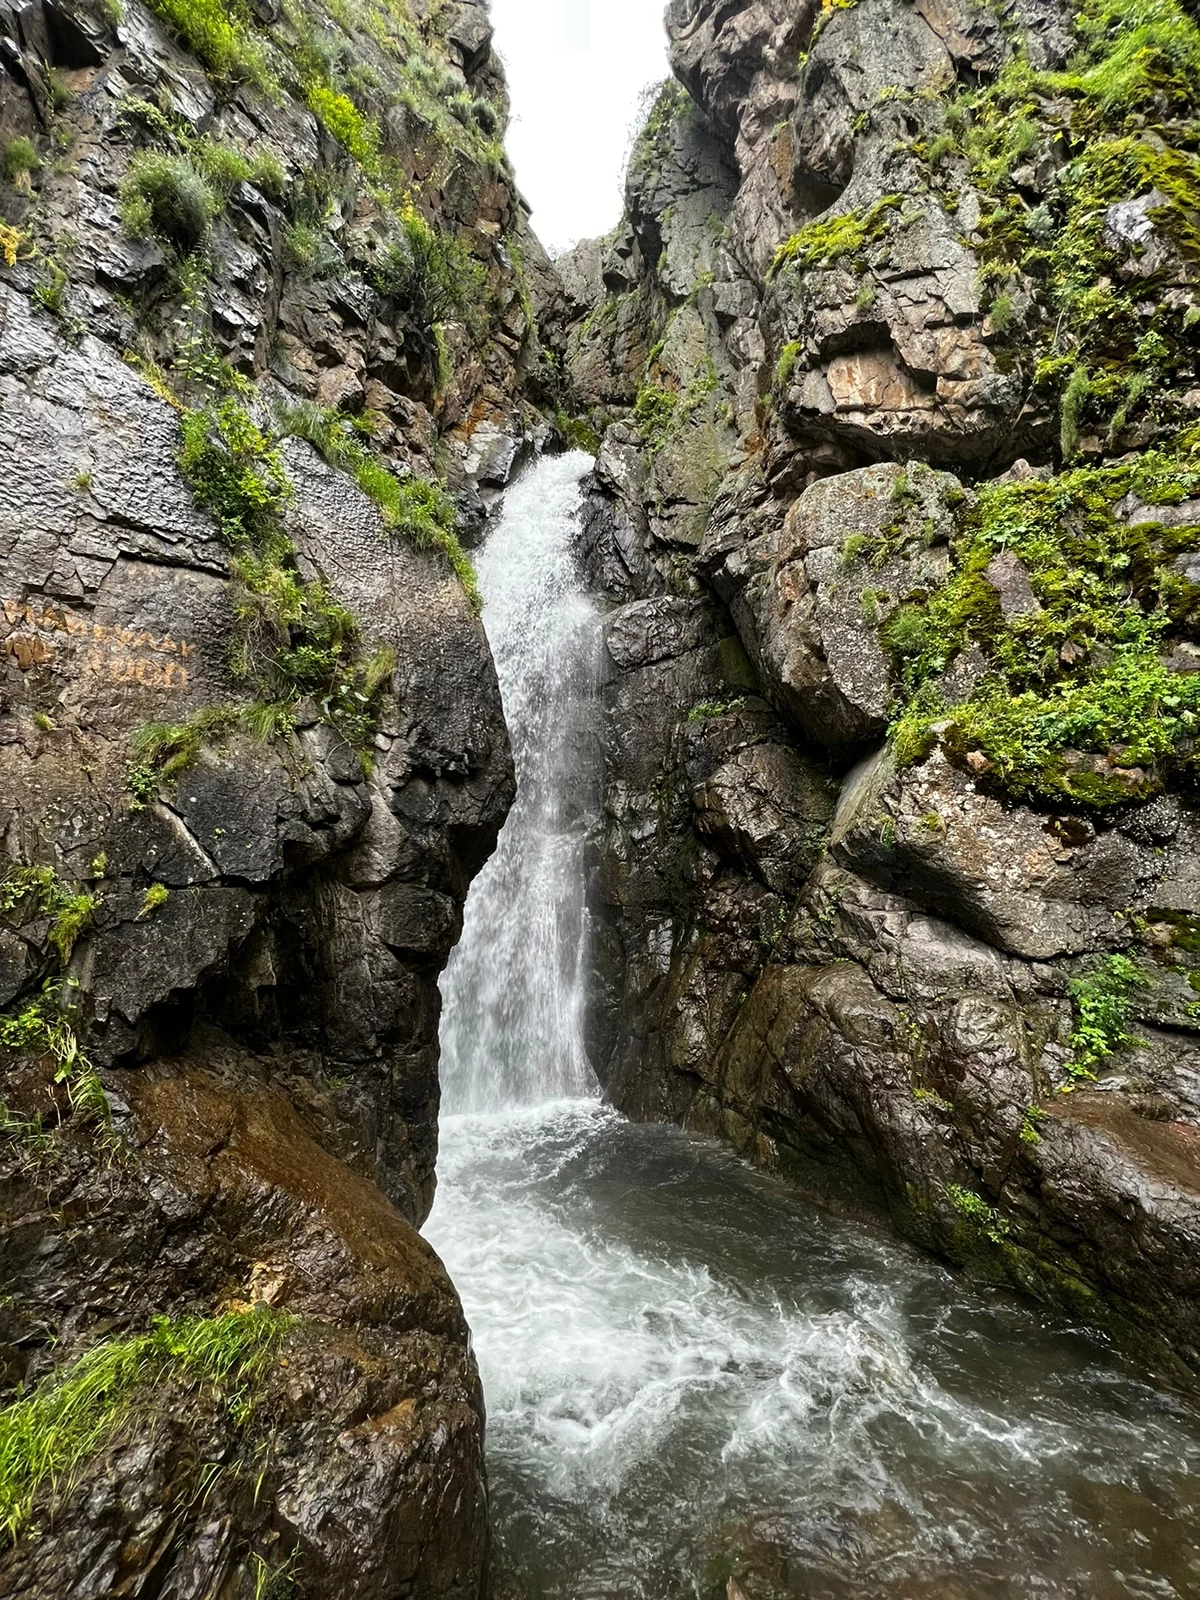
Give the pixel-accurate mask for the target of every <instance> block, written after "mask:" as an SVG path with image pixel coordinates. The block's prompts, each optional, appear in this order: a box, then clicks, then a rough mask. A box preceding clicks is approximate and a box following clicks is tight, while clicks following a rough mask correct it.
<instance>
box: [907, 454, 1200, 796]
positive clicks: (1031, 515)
mask: <svg viewBox="0 0 1200 1600" xmlns="http://www.w3.org/2000/svg"><path fill="white" fill-rule="evenodd" d="M1131 490H1132V491H1133V492H1135V493H1137V494H1138V495H1139V496H1141V497H1142V498H1143V499H1149V498H1150V497H1151V496H1156V497H1171V496H1179V495H1181V496H1190V495H1191V494H1193V493H1200V451H1198V450H1197V449H1195V447H1194V445H1193V444H1192V443H1191V442H1190V440H1187V439H1185V440H1181V441H1180V443H1179V444H1178V445H1177V446H1176V447H1175V448H1174V449H1172V450H1168V451H1152V452H1149V453H1147V454H1146V455H1145V456H1143V457H1142V458H1141V460H1140V461H1138V462H1137V463H1136V464H1126V465H1122V466H1118V467H1108V468H1086V469H1077V470H1075V471H1073V472H1068V473H1064V474H1062V475H1061V476H1059V477H1057V478H1055V479H1052V480H1050V481H1049V482H1038V481H1028V482H1024V483H1015V484H1003V485H992V486H989V487H985V488H984V489H983V490H982V491H981V492H980V494H979V496H978V499H977V502H976V503H975V505H974V507H973V509H972V510H970V511H969V512H968V513H967V514H966V516H965V517H964V520H963V528H962V532H961V534H960V536H959V538H958V539H957V540H956V541H955V544H954V546H953V556H954V566H953V570H952V572H951V574H950V576H949V577H948V579H947V580H946V581H945V582H944V583H943V584H941V585H940V586H939V587H937V588H935V589H933V590H932V591H931V592H928V593H925V594H918V595H915V596H913V597H910V598H909V599H908V600H907V601H906V603H905V604H903V605H902V606H900V608H899V609H898V610H897V611H896V612H895V614H894V615H893V616H892V617H891V618H890V619H889V621H888V623H887V624H886V626H885V628H884V630H883V638H884V642H885V644H886V645H887V646H888V648H889V649H890V651H891V653H892V655H893V659H894V661H895V664H896V669H897V673H898V676H899V678H900V680H901V685H902V687H901V691H900V696H899V700H898V703H897V707H896V712H895V715H894V724H893V734H894V738H895V743H896V753H897V756H898V757H899V758H901V759H902V760H913V759H919V758H920V757H922V756H923V755H924V754H925V753H927V751H928V750H929V749H930V748H931V747H932V744H933V742H934V741H935V738H939V737H940V739H941V741H942V743H943V745H944V746H945V748H946V749H947V750H948V751H949V752H950V753H951V754H952V755H957V756H960V757H961V756H963V755H965V754H966V753H967V752H969V751H978V752H980V753H981V754H982V755H983V756H984V757H986V758H987V760H988V761H989V762H990V763H991V764H992V771H991V772H990V774H989V778H990V781H993V782H998V783H1000V784H1002V785H1003V786H1004V787H1006V788H1008V789H1009V790H1010V791H1011V792H1013V793H1016V794H1019V795H1022V796H1023V797H1027V798H1034V797H1038V796H1041V797H1045V798H1057V799H1061V798H1062V797H1064V796H1066V797H1070V798H1074V799H1077V800H1080V801H1082V802H1084V803H1086V804H1090V805H1100V806H1103V805H1111V804H1114V803H1118V802H1120V801H1123V800H1128V799H1129V798H1130V795H1131V793H1133V792H1136V791H1137V789H1138V787H1139V786H1140V787H1141V788H1144V787H1146V786H1147V785H1148V784H1153V783H1154V782H1157V781H1160V775H1161V774H1162V773H1163V772H1166V771H1170V770H1179V771H1188V772H1190V771H1191V770H1192V769H1193V767H1194V765H1195V761H1196V755H1195V751H1194V748H1193V747H1194V744H1195V741H1196V736H1197V734H1198V733H1200V677H1197V675H1195V674H1187V673H1182V674H1181V673H1175V672H1172V671H1171V670H1170V668H1169V667H1168V666H1167V664H1166V662H1165V660H1164V653H1165V652H1166V651H1167V650H1168V649H1169V648H1170V644H1171V641H1172V638H1173V637H1175V636H1176V635H1177V633H1178V632H1179V631H1180V630H1183V631H1185V632H1186V630H1187V629H1188V628H1189V627H1190V626H1191V625H1192V624H1193V621H1194V619H1195V617H1196V615H1197V604H1198V601H1200V595H1197V593H1196V592H1195V590H1194V588H1193V586H1192V585H1190V584H1189V583H1188V582H1187V581H1186V580H1185V579H1183V578H1182V577H1181V576H1180V575H1179V574H1177V573H1176V572H1175V571H1174V570H1173V567H1172V561H1173V558H1174V556H1175V554H1176V553H1177V552H1178V551H1180V550H1185V549H1190V548H1195V547H1196V545H1197V543H1198V542H1200V529H1197V528H1174V529H1168V528H1163V527H1159V526H1157V525H1155V524H1151V523H1143V524H1138V525H1134V526H1132V527H1131V526H1127V525H1125V524H1124V523H1122V522H1120V521H1118V519H1117V517H1116V516H1115V514H1114V508H1115V506H1116V504H1117V503H1118V502H1119V501H1120V500H1121V499H1122V498H1123V497H1124V496H1125V495H1126V494H1128V493H1129V492H1130V491H1131ZM1001 552H1007V553H1010V554H1012V555H1015V556H1017V557H1018V558H1019V559H1020V561H1021V563H1022V565H1023V567H1024V569H1025V571H1026V573H1027V574H1028V577H1029V581H1030V585H1031V587H1032V590H1033V593H1034V595H1035V597H1036V599H1037V601H1038V607H1037V608H1036V609H1031V610H1029V611H1026V612H1025V613H1023V614H1017V615H1013V616H1010V617H1007V618H1006V617H1005V616H1004V615H1003V613H1002V611H1001V608H1000V603H999V597H998V595H997V593H996V591H995V590H994V589H993V587H992V586H991V584H990V583H989V582H988V581H987V578H986V568H987V567H988V564H989V562H990V561H991V560H992V559H993V558H994V557H995V556H997V555H999V554H1000V553H1001ZM968 647H974V648H975V649H977V650H978V651H979V652H981V653H982V655H983V657H984V659H985V661H986V663H987V668H988V671H987V673H986V674H985V676H984V677H983V678H982V679H981V680H980V681H979V684H978V687H977V688H976V689H975V690H974V692H973V693H972V694H971V696H970V698H969V699H968V700H967V701H966V702H965V703H964V704H961V705H956V706H954V707H947V706H946V705H945V704H944V703H943V700H942V697H941V695H940V693H939V688H938V682H939V679H940V676H941V674H942V673H943V672H944V671H946V669H947V668H948V667H949V666H950V665H951V664H952V663H953V661H954V659H955V658H956V656H958V655H959V654H960V653H961V652H962V651H963V650H965V649H967V648H968ZM935 726H936V727H937V729H938V732H937V734H936V735H935V734H934V733H933V732H931V730H932V729H933V728H934V727H935ZM1071 752H1082V753H1084V755H1085V756H1086V755H1088V754H1089V753H1090V755H1091V756H1094V757H1095V758H1097V759H1096V760H1092V761H1089V760H1083V761H1081V760H1079V759H1076V758H1075V757H1073V756H1071V754H1070V753H1071ZM1133 769H1141V771H1142V773H1143V776H1142V777H1141V778H1137V777H1136V776H1128V775H1127V774H1130V773H1131V772H1132V771H1133Z"/></svg>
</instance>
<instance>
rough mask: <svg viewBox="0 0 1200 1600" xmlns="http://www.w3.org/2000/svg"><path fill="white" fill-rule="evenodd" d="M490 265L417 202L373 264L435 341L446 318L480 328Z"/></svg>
mask: <svg viewBox="0 0 1200 1600" xmlns="http://www.w3.org/2000/svg"><path fill="white" fill-rule="evenodd" d="M484 278H485V274H484V269H483V267H482V265H481V264H480V262H478V261H477V260H476V259H475V257H474V256H473V255H472V254H471V253H470V251H469V250H467V249H466V247H465V246H464V245H463V244H461V243H460V242H459V240H457V239H452V238H450V237H448V236H447V235H446V234H442V233H439V232H438V231H437V230H436V229H435V228H431V227H430V225H429V224H428V223H427V222H426V221H425V219H424V217H422V216H421V215H420V214H419V213H418V212H416V211H413V210H412V209H411V208H410V209H409V210H408V211H406V212H404V213H403V214H402V215H401V216H400V218H399V226H398V227H397V229H396V231H395V232H394V233H393V234H392V237H391V238H390V240H389V241H388V244H387V246H386V247H385V249H384V250H382V251H381V252H380V254H379V256H378V257H377V258H376V260H375V264H374V266H373V267H372V270H371V282H372V284H373V286H374V288H375V289H376V290H377V291H378V292H379V293H380V294H382V295H386V296H387V297H388V298H389V299H392V300H395V301H396V303H397V304H398V305H399V307H400V309H401V310H402V311H404V312H405V313H406V314H407V315H408V316H409V317H410V318H411V319H412V321H413V323H414V324H415V326H416V327H417V329H418V330H419V331H420V332H421V334H422V335H423V336H424V338H425V340H426V343H427V346H430V347H431V346H432V341H433V337H434V330H435V329H436V328H437V327H438V325H439V324H440V323H443V322H451V321H460V322H463V323H464V324H466V326H467V327H468V328H474V329H476V331H478V322H479V312H480V308H481V306H482V304H483V297H484Z"/></svg>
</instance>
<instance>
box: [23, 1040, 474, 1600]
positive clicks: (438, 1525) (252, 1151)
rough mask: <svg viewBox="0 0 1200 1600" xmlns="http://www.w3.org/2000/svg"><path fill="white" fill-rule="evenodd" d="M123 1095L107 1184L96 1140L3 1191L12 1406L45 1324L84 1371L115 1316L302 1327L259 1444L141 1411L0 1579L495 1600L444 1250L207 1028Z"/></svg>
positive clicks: (176, 1404)
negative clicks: (486, 1593) (7, 1211)
mask: <svg viewBox="0 0 1200 1600" xmlns="http://www.w3.org/2000/svg"><path fill="white" fill-rule="evenodd" d="M116 1081H117V1082H118V1083H119V1085H120V1089H119V1092H120V1093H122V1094H124V1095H127V1096H128V1106H127V1108H126V1109H125V1110H124V1111H123V1112H122V1113H121V1115H120V1119H119V1127H120V1136H121V1143H120V1146H119V1148H118V1149H117V1151H116V1152H115V1153H114V1155H113V1156H112V1158H111V1159H110V1161H109V1162H108V1164H107V1165H106V1166H105V1167H102V1168H97V1166H96V1165H95V1163H94V1160H93V1151H92V1149H91V1147H90V1146H91V1144H92V1142H93V1140H94V1130H86V1129H85V1130H82V1137H80V1130H79V1129H77V1128H74V1129H73V1128H68V1129H67V1130H66V1131H65V1133H64V1135H63V1136H62V1137H61V1138H60V1139H59V1141H58V1142H57V1144H56V1146H55V1149H54V1151H53V1152H52V1154H51V1156H50V1157H49V1165H48V1166H46V1165H43V1166H41V1167H40V1168H39V1167H34V1166H33V1165H27V1166H25V1167H24V1168H23V1169H21V1168H19V1169H17V1170H16V1171H12V1172H10V1174H9V1177H8V1182H7V1184H6V1199H7V1200H9V1201H11V1202H12V1204H13V1205H14V1206H17V1205H20V1206H22V1207H23V1210H22V1216H23V1223H22V1226H21V1228H20V1230H19V1232H18V1234H17V1236H16V1237H15V1239H14V1240H13V1246H14V1248H13V1250H12V1252H11V1255H10V1258H9V1262H8V1265H9V1266H10V1268H11V1271H10V1273H9V1274H8V1277H7V1281H8V1282H9V1283H10V1284H11V1285H12V1291H13V1299H14V1301H15V1302H16V1305H15V1308H14V1309H12V1310H10V1312H9V1313H8V1316H9V1321H10V1328H9V1339H10V1343H9V1345H8V1346H7V1347H6V1353H7V1356H8V1363H7V1364H8V1366H9V1368H10V1370H9V1372H8V1374H7V1376H8V1379H9V1381H10V1382H13V1381H16V1380H17V1379H18V1378H19V1377H22V1376H26V1377H32V1376H36V1373H37V1369H38V1367H39V1366H40V1365H41V1364H42V1360H41V1358H39V1357H38V1355H37V1354H36V1350H37V1330H38V1328H39V1326H44V1325H45V1322H46V1320H48V1319H53V1321H54V1323H55V1324H56V1325H57V1326H58V1327H59V1328H60V1329H61V1332H62V1335H63V1338H64V1340H65V1341H66V1343H67V1345H68V1348H74V1347H77V1346H79V1345H81V1344H82V1343H83V1342H84V1340H85V1338H86V1334H87V1332H88V1330H89V1329H90V1328H93V1327H94V1326H95V1324H96V1319H97V1317H98V1316H101V1317H103V1319H104V1322H105V1323H106V1324H107V1325H109V1326H110V1327H111V1326H113V1325H117V1326H133V1327H138V1326H146V1325H148V1324H149V1322H150V1320H151V1318H152V1317H153V1316H154V1315H157V1314H159V1313H160V1312H161V1311H162V1309H163V1308H165V1307H170V1308H172V1309H173V1310H174V1311H175V1312H176V1313H178V1312H199V1313H201V1314H203V1313H205V1312H206V1311H208V1310H209V1309H210V1308H211V1306H212V1305H213V1304H214V1303H221V1304H223V1305H225V1306H229V1305H230V1304H234V1305H236V1304H237V1303H239V1302H241V1303H244V1304H246V1305H247V1306H259V1307H262V1306H265V1307H269V1308H271V1309H272V1310H273V1311H274V1312H275V1313H277V1314H283V1315H287V1316H289V1317H291V1318H294V1321H293V1322H292V1323H291V1326H290V1329H289V1331H288V1332H287V1334H286V1335H285V1338H284V1341H283V1344H282V1346H281V1347H280V1351H279V1355H278V1358H277V1359H276V1360H275V1361H274V1362H273V1364H272V1367H271V1369H270V1370H269V1371H268V1372H267V1374H266V1375H265V1377H264V1378H263V1379H262V1380H261V1392H258V1393H256V1394H255V1395H254V1396H253V1405H252V1408H251V1410H250V1415H249V1418H248V1420H244V1421H243V1420H239V1418H238V1415H237V1413H236V1410H234V1409H231V1408H230V1407H229V1405H228V1404H227V1403H226V1404H222V1403H221V1400H220V1396H217V1397H215V1398H214V1396H213V1395H212V1394H211V1393H210V1394H203V1393H201V1394H197V1393H196V1392H195V1390H194V1388H191V1387H189V1386H188V1385H186V1384H181V1385H178V1386H176V1387H171V1386H170V1385H167V1387H166V1392H161V1391H157V1392H152V1393H149V1394H143V1395H142V1396H140V1397H138V1399H137V1400H135V1404H134V1410H133V1414H132V1416H131V1417H130V1418H129V1420H128V1421H127V1422H126V1424H125V1425H124V1426H123V1427H121V1428H119V1429H118V1430H117V1431H116V1433H115V1434H114V1436H113V1437H112V1440H111V1442H110V1444H109V1446H108V1448H107V1449H106V1450H105V1451H104V1452H103V1454H101V1455H98V1456H97V1457H96V1458H95V1459H91V1460H87V1461H85V1462H84V1463H83V1465H82V1469H81V1470H80V1472H79V1473H78V1476H77V1481H76V1482H74V1483H73V1484H72V1485H71V1486H70V1487H69V1488H67V1489H66V1490H64V1491H63V1492H61V1493H60V1496H59V1504H58V1506H57V1508H56V1510H55V1514H54V1516H53V1518H52V1519H50V1520H49V1521H48V1522H47V1524H46V1526H45V1528H44V1531H43V1532H42V1533H41V1535H40V1536H39V1537H37V1538H35V1539H30V1538H27V1539H25V1540H22V1541H20V1542H19V1543H18V1544H17V1545H16V1546H15V1547H14V1548H11V1549H7V1550H6V1551H5V1552H4V1554H3V1555H0V1575H2V1576H3V1579H4V1584H5V1589H6V1591H7V1592H11V1593H21V1594H25V1593H29V1594H47V1595H48V1594H55V1595H71V1596H76V1595H77V1596H79V1597H80V1600H82V1597H83V1596H85V1595H86V1596H92V1595H97V1594H108V1593H120V1592H122V1590H123V1588H124V1587H126V1586H128V1585H129V1584H130V1583H131V1582H140V1581H142V1580H143V1578H144V1576H145V1574H146V1573H147V1572H150V1573H152V1574H153V1575H154V1578H155V1580H156V1581H157V1582H159V1583H161V1584H162V1585H163V1590H162V1592H163V1593H169V1594H178V1595H185V1594H187V1595H200V1594H218V1593H219V1594H223V1595H226V1594H227V1595H231V1596H232V1595H237V1596H243V1595H245V1596H249V1595H251V1594H254V1593H255V1592H256V1589H255V1583H256V1580H257V1581H260V1582H261V1581H263V1580H262V1578H261V1577H260V1574H265V1576H266V1577H270V1576H271V1575H272V1574H280V1573H285V1572H289V1571H290V1572H291V1573H292V1574H293V1575H294V1576H296V1577H297V1578H298V1580H300V1581H303V1582H305V1583H307V1584H309V1585H311V1590H312V1592H313V1593H320V1594H345V1595H361V1596H364V1597H365V1596H368V1595H391V1596H399V1595H402V1594H408V1593H412V1592H413V1591H414V1588H415V1590H416V1592H419V1593H423V1594H424V1593H428V1594H430V1595H438V1596H443V1595H444V1596H471V1597H474V1596H476V1595H479V1594H480V1593H481V1592H482V1588H481V1585H482V1582H483V1573H484V1569H485V1560H486V1486H485V1483H484V1478H483V1471H482V1464H481V1462H482V1435H483V1405H482V1398H481V1395H480V1392H479V1380H478V1376H477V1374H476V1370H475V1365H474V1361H473V1360H472V1358H471V1356H470V1354H469V1353H468V1349H467V1332H466V1327H465V1324H464V1322H463V1318H462V1311H461V1308H460V1307H459V1304H458V1300H457V1297H456V1295H455V1294H454V1291H453V1288H452V1287H451V1285H450V1282H449V1280H448V1279H447V1277H446V1275H445V1272H444V1271H443V1269H442V1268H441V1266H440V1264H439V1262H438V1261H437V1259H436V1257H434V1255H433V1253H432V1251H431V1250H430V1249H429V1248H428V1246H426V1245H425V1244H424V1243H423V1242H422V1240H421V1239H420V1238H419V1237H418V1236H417V1235H416V1234H415V1233H414V1232H413V1231H412V1229H411V1228H410V1227H409V1226H408V1225H407V1223H405V1222H404V1221H403V1220H402V1218H401V1217H400V1216H399V1215H398V1213H397V1212H396V1210H395V1209H394V1208H393V1207H392V1206H391V1205H390V1204H389V1203H388V1202H387V1200H386V1199H385V1198H384V1197H383V1195H382V1194H381V1193H380V1191H379V1189H378V1188H377V1187H376V1186H375V1185H374V1184H373V1183H371V1182H369V1181H368V1180H367V1179H366V1178H365V1177H361V1176H358V1175H357V1174H355V1173H353V1172H351V1171H350V1170H349V1169H348V1168H347V1166H346V1164H345V1163H344V1162H342V1161H340V1160H338V1159H337V1158H336V1157H335V1156H334V1155H332V1154H331V1153H330V1152H329V1150H328V1148H326V1147H325V1145H324V1144H323V1143H322V1141H321V1139H320V1137H319V1136H318V1130H320V1122H319V1120H316V1119H314V1117H313V1115H312V1110H313V1107H312V1105H311V1104H310V1102H312V1101H314V1100H315V1098H316V1096H315V1092H314V1090H313V1087H312V1085H311V1084H310V1083H308V1082H307V1080H306V1079H305V1078H304V1077H303V1075H302V1074H301V1073H299V1072H296V1073H293V1074H289V1075H284V1076H283V1077H282V1078H281V1077H278V1076H277V1077H275V1079H274V1081H267V1080H266V1079H265V1078H264V1076H263V1070H262V1065H261V1063H258V1062H256V1061H254V1060H253V1058H251V1057H248V1056H247V1055H246V1054H245V1053H244V1052H243V1051H241V1050H240V1049H239V1048H238V1047H237V1046H235V1045H234V1044H232V1043H231V1041H230V1040H229V1039H228V1038H227V1037H225V1036H224V1035H222V1034H220V1033H218V1032H217V1031H215V1030H211V1029H209V1030H200V1031H199V1032H197V1033H196V1034H195V1036H194V1039H193V1043H192V1046H191V1048H190V1049H189V1051H188V1053H187V1054H185V1055H183V1056H179V1057H174V1058H163V1059H161V1060H160V1061H158V1062H156V1063H155V1064H154V1066H153V1067H148V1068H145V1069H143V1070H142V1071H139V1072H136V1073H126V1074H119V1075H117V1079H116ZM64 1219H69V1220H64ZM246 1315H249V1316H253V1315H255V1312H254V1311H252V1310H247V1312H246ZM31 1353H33V1359H32V1361H30V1363H29V1370H28V1372H22V1371H21V1370H19V1369H20V1367H21V1365H22V1363H23V1361H24V1360H26V1359H27V1358H28V1357H29V1355H30V1354H31ZM14 1364H15V1366H16V1368H17V1370H13V1368H14ZM301 1574H302V1575H303V1577H302V1578H301Z"/></svg>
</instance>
